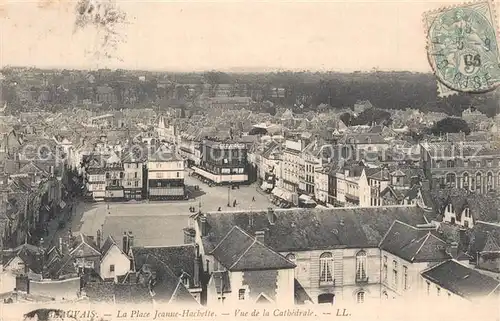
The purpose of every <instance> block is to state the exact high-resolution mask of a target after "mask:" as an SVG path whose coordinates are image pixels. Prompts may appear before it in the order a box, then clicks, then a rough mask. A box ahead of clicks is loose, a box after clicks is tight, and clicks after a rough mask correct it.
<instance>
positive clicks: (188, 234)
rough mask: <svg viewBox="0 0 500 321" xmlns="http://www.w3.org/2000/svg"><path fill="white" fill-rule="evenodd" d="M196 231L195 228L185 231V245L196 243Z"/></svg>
mask: <svg viewBox="0 0 500 321" xmlns="http://www.w3.org/2000/svg"><path fill="white" fill-rule="evenodd" d="M195 237H196V231H195V230H194V229H193V228H185V229H184V244H192V243H194V242H195Z"/></svg>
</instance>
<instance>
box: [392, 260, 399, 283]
mask: <svg viewBox="0 0 500 321" xmlns="http://www.w3.org/2000/svg"><path fill="white" fill-rule="evenodd" d="M392 284H393V285H394V288H395V289H397V288H398V262H396V260H393V261H392Z"/></svg>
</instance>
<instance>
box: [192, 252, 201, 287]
mask: <svg viewBox="0 0 500 321" xmlns="http://www.w3.org/2000/svg"><path fill="white" fill-rule="evenodd" d="M200 261H201V257H200V256H198V255H196V256H195V257H194V275H193V282H194V286H195V287H199V286H200V266H201V264H200Z"/></svg>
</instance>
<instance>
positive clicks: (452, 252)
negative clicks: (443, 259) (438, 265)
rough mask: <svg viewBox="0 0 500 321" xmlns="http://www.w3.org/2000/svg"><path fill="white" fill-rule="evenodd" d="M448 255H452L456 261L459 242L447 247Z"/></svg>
mask: <svg viewBox="0 0 500 321" xmlns="http://www.w3.org/2000/svg"><path fill="white" fill-rule="evenodd" d="M446 253H447V254H449V255H451V257H452V258H453V259H456V258H457V257H458V243H457V242H451V243H450V244H449V245H448V246H447V247H446Z"/></svg>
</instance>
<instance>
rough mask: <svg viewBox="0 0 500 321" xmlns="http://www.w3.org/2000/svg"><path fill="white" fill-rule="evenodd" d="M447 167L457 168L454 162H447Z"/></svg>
mask: <svg viewBox="0 0 500 321" xmlns="http://www.w3.org/2000/svg"><path fill="white" fill-rule="evenodd" d="M446 167H455V161H453V160H448V161H447V162H446Z"/></svg>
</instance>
